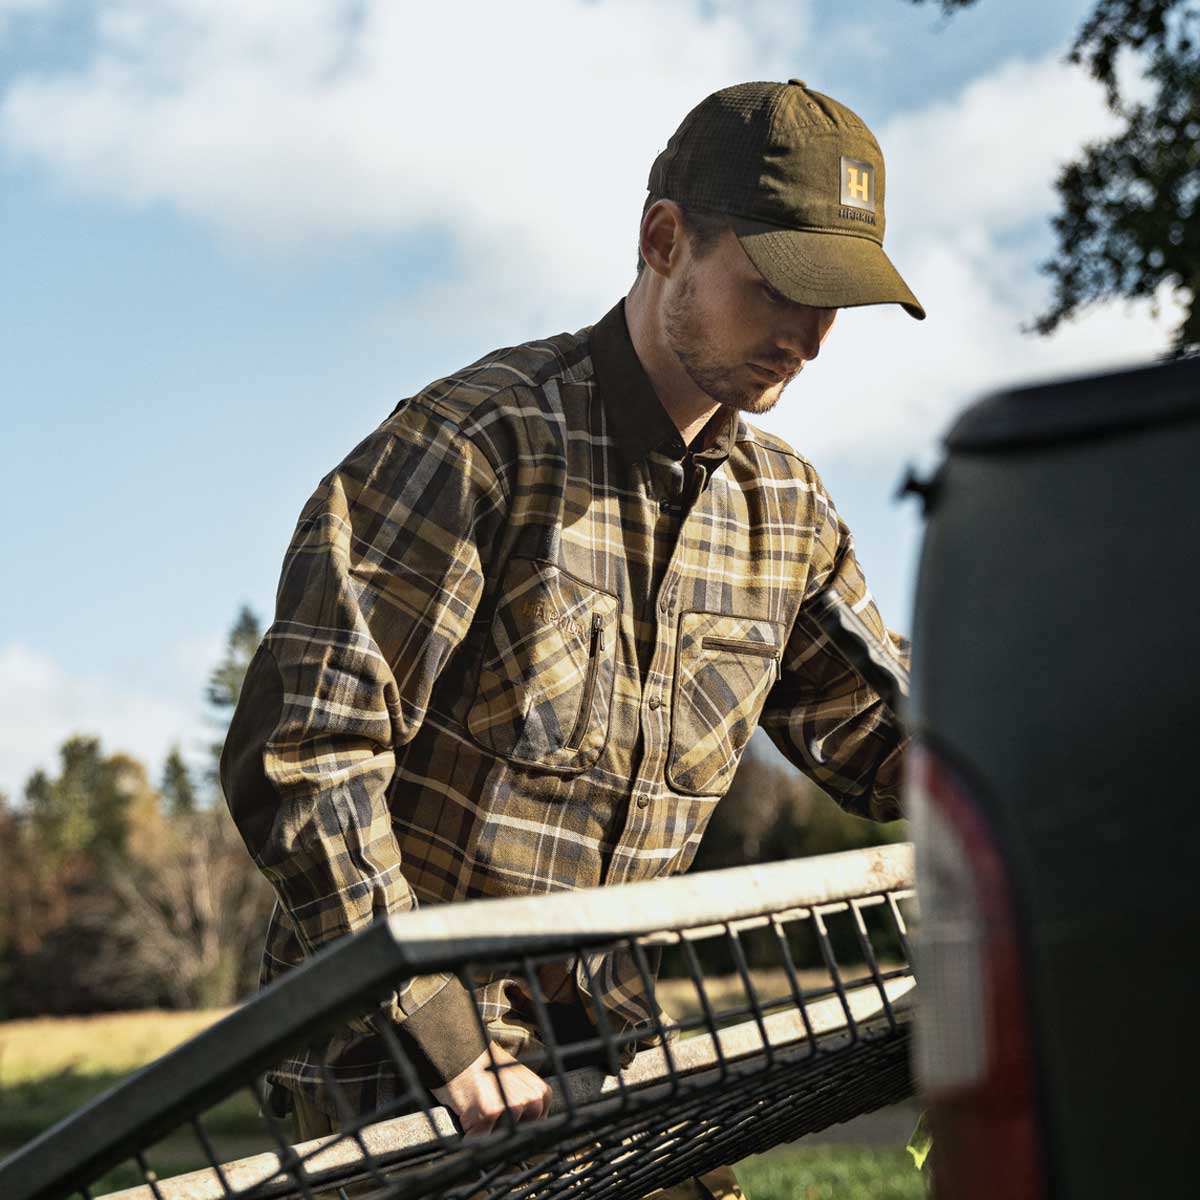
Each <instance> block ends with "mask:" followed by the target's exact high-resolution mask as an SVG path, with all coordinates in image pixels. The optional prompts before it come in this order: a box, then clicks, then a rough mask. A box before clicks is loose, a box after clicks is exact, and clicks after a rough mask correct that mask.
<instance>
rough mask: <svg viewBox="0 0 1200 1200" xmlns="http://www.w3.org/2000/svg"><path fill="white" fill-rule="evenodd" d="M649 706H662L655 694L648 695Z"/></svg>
mask: <svg viewBox="0 0 1200 1200" xmlns="http://www.w3.org/2000/svg"><path fill="white" fill-rule="evenodd" d="M650 707H651V708H662V701H661V700H660V699H659V698H658V697H657V696H651V697H650Z"/></svg>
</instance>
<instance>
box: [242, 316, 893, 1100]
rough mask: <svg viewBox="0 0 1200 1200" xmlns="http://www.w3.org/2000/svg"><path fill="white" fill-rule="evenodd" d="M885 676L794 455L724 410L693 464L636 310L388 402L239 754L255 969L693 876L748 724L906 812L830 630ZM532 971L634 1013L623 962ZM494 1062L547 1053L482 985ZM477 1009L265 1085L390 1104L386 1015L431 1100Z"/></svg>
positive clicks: (850, 567)
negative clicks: (533, 905)
mask: <svg viewBox="0 0 1200 1200" xmlns="http://www.w3.org/2000/svg"><path fill="white" fill-rule="evenodd" d="M831 607H832V608H834V609H842V610H845V611H848V612H849V613H850V614H853V617H852V619H853V620H854V621H855V624H856V626H857V627H858V628H860V629H862V630H866V632H867V636H869V637H870V638H871V639H872V642H873V645H872V646H871V647H870V650H871V653H872V656H873V657H874V658H876V659H877V660H879V659H883V660H886V661H889V662H891V663H893V664H894V665H895V666H896V668H897V670H900V671H903V669H904V665H905V663H906V661H907V645H906V643H905V642H904V640H903V639H901V638H899V637H896V636H895V635H893V634H889V633H888V631H887V630H886V629H885V627H884V624H883V622H882V621H881V620H880V617H879V614H878V611H877V610H876V608H875V605H874V602H873V601H872V600H871V596H870V593H869V591H868V590H867V587H866V584H865V581H864V579H863V576H862V573H861V571H860V569H859V566H858V563H857V561H856V559H855V556H854V551H853V546H852V541H851V538H850V534H849V532H848V530H847V529H846V526H845V525H844V524H843V522H842V521H841V519H840V518H839V517H838V515H837V513H836V512H835V510H834V508H833V506H832V504H831V502H830V500H829V497H828V496H827V495H826V493H825V490H824V488H823V487H822V484H821V481H820V479H819V478H818V477H817V474H816V472H815V471H814V470H813V468H812V466H811V465H810V464H809V463H808V462H807V460H806V459H804V458H803V457H802V456H801V455H799V454H797V453H796V451H795V450H793V449H792V448H791V447H790V446H788V445H787V444H786V443H785V442H783V441H782V440H780V439H779V438H777V437H772V436H770V435H768V434H765V433H763V432H761V431H760V430H757V429H755V428H754V427H753V426H751V425H749V424H747V423H746V422H745V421H744V420H743V419H742V418H741V416H740V415H739V414H738V413H737V412H735V411H734V410H732V409H728V408H724V407H722V408H719V409H718V410H717V412H716V413H715V414H714V415H713V417H712V419H711V420H710V421H709V422H708V424H707V425H706V427H705V428H704V430H703V431H702V432H701V434H700V435H699V436H698V437H697V438H696V439H695V441H694V443H693V446H692V448H691V449H689V448H688V447H685V445H684V443H683V440H682V438H681V436H680V434H679V431H678V430H677V429H676V427H675V425H674V423H673V422H672V421H671V419H670V417H669V416H668V414H667V413H666V410H665V409H664V408H663V407H662V405H661V403H660V402H659V400H658V398H657V396H656V395H655V393H654V390H653V388H652V386H651V384H650V381H649V379H648V378H647V376H646V374H645V372H644V371H643V369H642V367H641V365H640V363H639V361H638V359H637V356H636V354H635V352H634V349H633V345H632V343H631V341H630V339H629V334H628V330H627V328H626V324H625V317H624V307H623V304H618V305H617V307H615V308H614V309H613V310H612V311H611V312H610V313H608V315H607V316H605V317H604V319H603V320H601V321H600V322H599V323H598V324H597V325H596V326H595V327H594V328H589V329H584V330H581V331H580V332H578V333H575V334H569V335H568V334H563V335H560V336H558V337H554V338H550V339H547V340H545V341H537V342H531V343H528V344H526V345H523V346H518V347H515V348H512V349H506V350H501V351H497V352H495V353H493V354H490V355H488V356H487V357H486V358H483V359H481V360H480V361H479V362H477V363H475V364H473V365H472V366H470V367H467V368H465V369H464V370H461V371H459V372H456V373H455V374H453V375H450V376H448V377H446V378H444V379H441V380H438V381H437V382H436V383H433V384H431V385H429V386H428V387H427V388H425V389H424V390H423V391H422V392H420V393H419V394H418V395H416V396H414V397H412V398H411V399H408V400H405V401H402V402H401V403H400V404H399V405H398V406H397V408H396V410H395V411H394V412H393V413H392V414H391V416H390V417H389V418H388V419H387V420H386V421H384V422H383V424H382V425H381V426H380V427H379V428H378V429H377V430H376V431H375V432H374V433H372V434H371V435H370V436H369V437H367V438H366V440H365V441H363V442H362V443H361V444H360V445H359V446H358V447H357V448H356V449H354V450H353V451H352V452H351V453H350V455H349V456H348V457H347V458H346V459H345V460H344V461H343V462H342V463H341V464H340V465H339V466H337V467H336V468H335V469H334V470H333V471H332V472H331V473H330V474H329V475H328V476H326V478H325V479H324V480H322V482H321V484H320V486H319V487H318V488H317V490H316V492H315V493H314V495H313V496H312V498H311V499H310V500H309V502H308V503H307V505H306V506H305V508H304V510H303V512H302V513H301V515H300V520H299V523H298V525H297V527H296V531H295V534H294V536H293V538H292V541H291V545H290V546H289V548H288V551H287V555H286V557H285V560H284V565H283V573H282V577H281V579H280V583H279V590H278V597H277V608H276V614H275V620H274V623H273V624H272V625H271V627H270V629H269V630H268V631H267V633H266V636H265V638H264V640H263V643H262V645H261V647H260V648H259V650H258V653H257V654H256V656H255V658H254V660H253V662H252V663H251V665H250V669H249V672H248V674H247V676H246V681H245V684H244V687H243V690H242V695H241V701H240V703H239V705H238V709H237V713H236V715H235V717H234V720H233V723H232V726H231V729H230V732H229V736H228V740H227V742H226V746H225V751H224V755H223V760H222V780H223V783H224V787H225V792H226V796H227V797H228V801H229V806H230V809H231V811H232V813H233V816H234V819H235V821H236V822H237V825H238V827H239V829H240V830H241V833H242V836H243V837H244V839H245V842H246V845H247V846H248V848H249V850H250V852H251V854H252V855H253V857H254V859H255V861H256V863H257V864H258V866H259V867H260V868H261V870H262V871H263V872H264V873H265V874H266V875H267V877H268V878H269V879H270V881H271V883H272V884H273V886H274V888H275V890H276V892H277V894H278V901H279V902H278V904H277V905H276V909H275V913H274V916H273V918H272V921H271V925H270V929H269V932H268V941H267V948H266V954H265V958H264V969H263V978H264V982H265V981H269V980H271V979H272V978H274V977H275V976H277V975H278V974H279V973H281V972H282V971H285V970H287V969H288V968H289V967H291V966H293V965H294V964H296V963H298V962H300V961H302V960H303V959H304V957H305V956H306V955H308V954H310V953H311V952H313V951H314V950H316V949H317V948H319V947H321V946H323V945H325V944H326V943H328V942H330V941H331V940H333V939H335V938H339V937H343V936H345V935H346V934H348V933H352V932H353V931H355V930H358V929H362V928H363V927H364V926H366V925H367V924H369V923H370V922H371V921H373V920H375V919H377V918H379V917H382V916H384V915H385V914H390V913H398V912H403V911H405V910H408V909H411V908H413V907H415V906H416V905H418V904H442V903H447V902H450V901H455V900H464V899H468V898H472V897H491V896H508V895H516V894H528V893H538V892H552V891H557V890H560V889H564V888H580V887H588V886H592V885H597V884H617V883H624V882H626V881H633V880H641V879H648V878H652V877H655V876H662V875H670V874H674V873H676V872H679V871H683V870H685V869H686V868H687V867H688V865H689V864H690V863H691V861H692V858H693V856H694V854H695V852H696V848H697V846H698V845H699V842H700V837H701V835H702V834H703V832H704V828H705V825H706V824H707V822H708V819H709V817H710V816H711V815H712V812H713V808H714V806H715V805H716V803H717V801H718V800H719V799H720V797H721V795H722V794H723V793H724V792H725V790H726V789H727V788H728V786H729V784H730V781H731V780H732V778H733V774H734V770H735V769H736V767H737V763H738V759H739V757H740V755H741V753H742V751H743V749H744V747H745V745H746V743H747V742H748V741H749V739H750V735H751V733H752V732H753V730H754V728H755V726H756V725H760V724H761V725H762V726H763V728H764V729H765V730H766V731H767V733H768V735H769V736H770V737H771V738H772V740H773V741H774V742H775V744H776V745H777V746H778V747H779V748H780V750H781V751H782V752H783V753H784V754H785V755H786V756H787V757H788V758H789V759H790V760H791V761H792V762H793V763H794V764H795V765H796V766H797V767H799V769H800V770H802V771H804V772H805V773H806V774H808V775H809V776H811V777H812V778H813V779H814V780H816V781H817V783H819V784H820V785H821V786H822V787H823V788H825V789H826V790H827V791H829V792H830V793H831V794H832V795H833V796H834V797H836V798H837V799H838V801H839V802H840V803H841V804H842V805H843V806H844V807H846V808H847V809H849V810H850V811H852V812H855V813H858V814H860V815H863V816H869V817H874V818H877V819H885V820H886V819H890V818H894V817H896V816H898V815H899V807H898V801H897V792H898V781H899V760H900V756H901V750H902V742H901V736H900V734H899V732H898V729H897V723H896V721H895V718H894V714H893V713H892V712H891V710H890V709H889V708H888V707H887V705H886V704H885V703H884V702H883V701H882V700H881V699H880V697H879V695H878V694H877V693H876V692H875V691H873V690H872V689H871V688H870V687H869V686H868V685H867V684H866V683H865V681H864V679H863V677H862V676H861V675H860V674H858V673H857V672H856V671H855V670H854V669H853V668H852V667H851V666H850V665H849V661H848V659H847V658H846V657H844V656H843V655H842V654H839V653H838V652H837V651H836V650H835V649H834V645H833V643H832V642H831V641H830V639H829V638H828V636H827V635H826V633H825V632H823V626H822V624H821V623H820V622H819V620H818V616H817V614H819V613H821V612H827V611H829V610H830V608H831ZM591 966H592V969H593V972H594V978H593V979H592V981H591V983H590V985H589V983H588V980H587V978H586V977H585V976H584V974H583V972H582V971H581V970H580V969H579V968H578V967H577V968H576V969H575V971H574V978H570V977H567V976H566V975H565V973H564V978H562V979H559V980H549V981H545V982H546V986H547V990H548V991H551V992H554V993H557V997H556V998H558V999H566V1000H568V1001H570V1002H571V1004H572V1005H574V1006H575V1007H576V1009H578V1008H579V1006H582V1009H583V1011H584V1012H585V1013H586V1012H588V1011H592V1010H593V1006H594V1005H596V1004H603V1005H604V1007H605V1012H606V1013H607V1014H608V1015H609V1016H610V1017H611V1018H614V1019H615V1020H616V1021H617V1022H618V1023H619V1024H620V1023H623V1024H624V1025H626V1026H628V1025H629V1024H630V1023H633V1022H636V1021H637V1020H639V1019H644V1018H645V1016H646V999H645V996H644V995H643V991H644V989H643V987H642V985H641V982H640V980H639V978H638V977H637V975H636V972H635V971H633V970H631V967H630V964H629V963H628V962H623V961H621V960H620V959H619V958H616V957H614V958H610V959H607V960H602V961H597V962H594V963H592V964H591ZM477 983H478V987H477V988H476V998H477V999H478V1001H479V1003H480V1004H481V1005H482V1009H483V1013H484V1016H485V1019H486V1020H487V1021H488V1023H489V1027H490V1029H491V1031H492V1033H493V1035H494V1036H495V1038H496V1040H497V1041H499V1042H500V1043H501V1044H503V1045H505V1046H506V1047H507V1048H509V1049H512V1050H517V1049H519V1048H520V1047H521V1045H522V1044H523V1043H525V1042H526V1041H528V1040H529V1039H530V1038H532V1037H533V1036H535V1034H534V1028H535V1027H534V1022H533V1019H532V1013H531V1011H530V1009H529V1005H528V998H527V997H526V996H525V995H524V992H523V989H522V988H521V987H520V986H517V985H515V984H514V982H513V981H512V980H503V979H498V980H487V979H480V980H478V981H477ZM471 1003H472V997H471V993H470V991H469V990H468V989H467V988H465V987H464V986H463V984H462V983H460V982H459V981H458V979H457V978H455V977H442V976H438V977H426V978H422V979H418V980H412V981H406V982H405V983H403V984H402V985H401V986H399V987H398V988H397V990H396V992H395V993H393V994H392V995H391V996H390V997H388V998H387V999H386V1001H385V1002H384V1005H383V1008H382V1010H381V1011H380V1012H378V1013H375V1014H373V1016H371V1017H364V1018H362V1019H360V1020H357V1021H355V1022H353V1023H352V1024H351V1025H349V1026H348V1027H346V1028H344V1029H343V1030H341V1031H339V1032H338V1033H336V1034H334V1035H333V1036H332V1037H331V1038H330V1039H328V1040H327V1041H326V1042H323V1043H321V1044H319V1045H317V1046H313V1047H310V1048H309V1050H308V1051H307V1052H305V1053H303V1054H301V1055H299V1056H297V1057H295V1058H293V1059H292V1060H290V1061H289V1062H287V1063H285V1064H284V1065H283V1066H282V1067H281V1068H280V1069H279V1070H278V1071H277V1072H276V1073H275V1076H274V1078H275V1079H276V1080H277V1081H279V1082H280V1083H282V1084H283V1085H284V1086H285V1087H288V1088H291V1089H299V1090H302V1091H304V1092H305V1093H306V1094H307V1095H308V1096H309V1097H310V1099H313V1100H314V1102H315V1103H317V1104H319V1105H321V1106H323V1107H326V1108H327V1109H329V1111H331V1113H332V1112H333V1110H332V1108H331V1107H330V1105H331V1101H330V1099H329V1097H327V1096H325V1095H324V1094H323V1089H322V1086H321V1082H320V1078H319V1065H320V1064H321V1063H322V1062H324V1063H325V1064H326V1065H327V1066H328V1068H329V1069H331V1070H332V1072H333V1074H334V1075H335V1076H336V1077H337V1078H338V1080H339V1082H340V1083H341V1084H342V1086H343V1087H345V1088H346V1089H347V1091H348V1092H349V1095H350V1098H351V1100H352V1102H357V1104H358V1106H359V1108H360V1109H361V1110H366V1109H368V1108H371V1107H375V1106H377V1105H379V1104H381V1103H383V1102H385V1101H386V1100H388V1099H390V1098H391V1097H392V1095H394V1094H395V1092H396V1090H397V1086H398V1084H397V1080H396V1078H395V1075H394V1069H393V1068H392V1066H391V1064H390V1060H389V1059H388V1056H387V1054H386V1052H385V1051H384V1050H383V1048H382V1046H381V1044H380V1039H379V1036H378V1034H377V1033H375V1032H374V1030H373V1026H372V1023H371V1022H372V1020H376V1021H377V1020H388V1021H391V1022H393V1023H394V1024H395V1027H396V1029H397V1031H398V1032H399V1033H400V1034H401V1035H402V1039H403V1040H404V1041H405V1043H406V1045H407V1046H408V1047H409V1049H410V1050H411V1052H412V1055H413V1058H414V1063H415V1065H416V1066H417V1067H418V1070H419V1071H420V1073H421V1075H422V1077H423V1078H424V1080H425V1081H426V1082H427V1083H429V1084H431V1085H436V1084H438V1083H440V1082H442V1081H444V1080H445V1079H447V1078H450V1077H452V1076H453V1075H455V1074H457V1073H458V1071H459V1070H461V1069H462V1068H464V1067H465V1066H466V1065H468V1063H469V1062H470V1061H471V1060H472V1059H473V1058H474V1057H475V1056H476V1055H477V1054H478V1052H479V1050H480V1048H481V1044H480V1043H479V1042H478V1041H477V1040H475V1037H474V1030H475V1027H476V1023H475V1017H474V1015H473V1014H472V1013H471V1011H470V1008H469V1005H470V1004H471Z"/></svg>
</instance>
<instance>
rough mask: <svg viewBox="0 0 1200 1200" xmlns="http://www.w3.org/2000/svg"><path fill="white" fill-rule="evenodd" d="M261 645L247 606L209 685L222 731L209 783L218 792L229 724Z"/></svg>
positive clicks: (256, 623)
mask: <svg viewBox="0 0 1200 1200" xmlns="http://www.w3.org/2000/svg"><path fill="white" fill-rule="evenodd" d="M260 641H262V627H261V626H260V625H259V621H258V617H257V616H255V614H254V611H253V610H252V609H251V608H250V606H249V605H246V604H243V605H242V608H241V610H240V611H239V613H238V615H237V620H235V621H234V623H233V627H232V628H231V629H230V631H229V637H228V639H227V640H226V643H225V657H224V658H223V659H221V661H220V663H219V664H218V665H217V666H216V667H215V668H214V670H213V673H212V675H210V676H209V681H208V702H209V704H211V705H212V706H213V708H214V709H215V710H216V716H215V718H214V719H215V721H216V723H217V724H218V725H219V726H220V727H221V739H220V741H217V742H214V743H213V744H212V746H211V750H212V766H211V767H210V768H209V781H210V782H211V783H212V784H213V786H214V787H216V788H218V789H219V788H220V786H221V781H220V771H219V763H220V759H221V747H222V746H223V745H224V743H225V734H226V733H227V732H228V730H229V722H230V721H231V720H233V710H234V709H235V708H236V707H237V702H238V697H239V696H240V695H241V694H242V684H243V683H244V682H245V679H246V672H247V670H249V667H250V660H251V659H252V658H253V657H254V652H255V651H256V650H257V649H258V643H259V642H260Z"/></svg>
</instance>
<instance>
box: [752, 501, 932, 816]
mask: <svg viewBox="0 0 1200 1200" xmlns="http://www.w3.org/2000/svg"><path fill="white" fill-rule="evenodd" d="M815 495H816V496H817V498H818V523H817V530H816V536H815V538H814V544H813V556H812V563H811V569H810V573H809V580H808V585H807V587H806V589H805V595H804V600H803V602H802V604H801V608H800V612H799V614H798V616H797V618H796V622H795V624H794V626H793V627H792V630H791V632H790V634H789V636H788V640H787V643H786V645H785V647H784V651H783V657H782V661H781V670H780V678H779V681H778V682H777V683H776V685H775V687H774V688H773V689H772V691H771V694H770V695H769V696H768V698H767V703H766V706H765V708H764V710H763V714H762V717H761V719H760V724H761V725H762V727H763V728H764V729H765V730H766V732H767V735H768V736H769V737H770V738H771V740H772V741H773V742H774V743H775V745H776V746H777V747H778V748H779V750H780V751H781V752H782V753H783V754H784V755H785V756H786V757H787V758H788V759H789V760H790V761H791V762H792V763H794V764H795V765H796V766H797V767H799V768H800V770H802V771H803V772H804V773H805V774H806V775H808V776H809V777H810V778H811V779H813V780H814V781H815V782H816V783H817V784H819V785H820V786H821V787H822V788H824V789H825V790H826V791H827V792H829V794H830V795H831V796H833V798H834V799H835V800H836V801H837V802H838V803H839V804H840V805H841V806H842V807H843V808H844V809H846V811H847V812H850V813H853V814H854V815H855V816H860V817H868V818H870V819H872V820H876V821H892V820H895V819H897V818H898V817H901V816H903V812H902V811H901V807H900V769H901V765H902V759H903V752H904V749H905V746H906V744H907V739H906V738H905V736H904V733H903V730H902V727H901V724H900V720H899V717H898V714H897V711H896V710H897V707H898V704H899V700H900V698H901V697H902V696H904V695H906V694H907V690H908V665H909V644H908V640H907V639H906V638H904V637H901V636H900V635H899V634H896V633H892V632H891V631H890V630H888V629H887V627H886V626H885V625H884V623H883V619H882V618H881V617H880V615H879V610H878V608H877V607H876V605H875V601H874V600H873V599H872V597H871V592H870V589H869V588H868V587H867V582H866V579H865V578H864V577H863V573H862V569H861V568H860V567H859V564H858V559H857V558H856V557H855V554H854V540H853V538H852V537H851V534H850V531H849V529H847V528H846V525H845V522H843V521H842V519H841V517H840V516H838V514H837V512H836V510H835V509H834V507H833V505H832V503H830V502H829V499H828V497H827V496H825V495H824V493H823V492H822V491H821V490H820V489H819V488H818V490H817V491H816V492H815Z"/></svg>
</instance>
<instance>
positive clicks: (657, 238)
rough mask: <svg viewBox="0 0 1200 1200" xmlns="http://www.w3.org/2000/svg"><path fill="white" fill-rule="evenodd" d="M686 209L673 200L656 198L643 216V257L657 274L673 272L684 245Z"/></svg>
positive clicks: (664, 274)
mask: <svg viewBox="0 0 1200 1200" xmlns="http://www.w3.org/2000/svg"><path fill="white" fill-rule="evenodd" d="M684 237H685V234H684V229H683V210H682V209H681V208H680V207H679V205H678V204H676V203H675V201H674V200H656V201H655V202H654V203H653V204H652V205H650V207H649V208H648V209H647V210H646V213H645V215H644V216H643V217H642V229H641V239H642V240H641V250H642V258H643V259H645V261H646V266H648V267H649V268H650V269H651V270H652V271H653V272H654V273H655V274H656V275H662V276H663V277H667V276H670V274H671V273H672V271H674V270H675V269H676V268H677V267H678V265H679V261H680V258H681V256H682V254H683V249H684Z"/></svg>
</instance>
